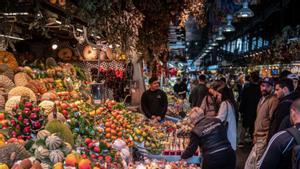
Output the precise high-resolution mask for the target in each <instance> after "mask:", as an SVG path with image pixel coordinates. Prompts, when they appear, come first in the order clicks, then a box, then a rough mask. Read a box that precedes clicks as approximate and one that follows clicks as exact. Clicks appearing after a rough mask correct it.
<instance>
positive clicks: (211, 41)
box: [209, 35, 219, 47]
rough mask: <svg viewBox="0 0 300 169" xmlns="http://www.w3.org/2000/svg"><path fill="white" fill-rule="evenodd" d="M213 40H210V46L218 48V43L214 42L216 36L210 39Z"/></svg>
mask: <svg viewBox="0 0 300 169" xmlns="http://www.w3.org/2000/svg"><path fill="white" fill-rule="evenodd" d="M212 39H213V40H210V43H209V44H210V46H214V47H215V46H218V45H219V44H218V42H217V41H216V35H213V38H212Z"/></svg>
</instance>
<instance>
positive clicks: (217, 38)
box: [216, 27, 225, 41]
mask: <svg viewBox="0 0 300 169" xmlns="http://www.w3.org/2000/svg"><path fill="white" fill-rule="evenodd" d="M216 40H219V41H221V40H225V36H224V35H223V28H222V27H219V31H218V35H217V37H216Z"/></svg>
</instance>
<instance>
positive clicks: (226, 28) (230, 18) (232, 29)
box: [223, 15, 235, 32]
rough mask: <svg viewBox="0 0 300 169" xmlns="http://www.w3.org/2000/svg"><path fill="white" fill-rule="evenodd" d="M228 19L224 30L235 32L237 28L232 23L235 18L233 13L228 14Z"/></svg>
mask: <svg viewBox="0 0 300 169" xmlns="http://www.w3.org/2000/svg"><path fill="white" fill-rule="evenodd" d="M226 20H227V23H226V25H225V26H224V28H223V31H224V32H234V31H235V28H234V26H233V25H232V20H233V17H232V15H227V17H226Z"/></svg>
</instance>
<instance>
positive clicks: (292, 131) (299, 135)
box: [287, 127, 300, 145]
mask: <svg viewBox="0 0 300 169" xmlns="http://www.w3.org/2000/svg"><path fill="white" fill-rule="evenodd" d="M287 132H289V133H290V134H291V135H292V136H293V137H294V139H295V140H296V142H297V144H298V145H299V144H300V133H299V130H298V129H297V128H295V127H291V128H288V129H287Z"/></svg>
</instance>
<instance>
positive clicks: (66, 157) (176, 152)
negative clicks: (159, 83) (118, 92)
mask: <svg viewBox="0 0 300 169" xmlns="http://www.w3.org/2000/svg"><path fill="white" fill-rule="evenodd" d="M0 58H1V60H5V62H4V63H3V64H2V66H3V67H4V66H5V68H6V71H2V73H1V74H0V111H1V112H0V167H1V168H13V169H19V168H22V169H30V168H33V169H40V168H42V169H48V168H49V169H50V168H54V169H62V168H78V169H89V168H94V169H99V168H100V169H102V168H103V169H113V168H158V167H164V168H182V167H184V168H197V165H196V164H197V163H199V162H200V159H199V158H198V155H199V152H197V153H196V154H195V157H193V158H192V159H191V160H190V161H186V162H182V161H180V155H181V153H182V151H183V150H184V147H185V146H186V145H187V144H188V134H182V130H183V129H184V128H185V127H186V126H184V125H183V124H181V122H180V123H175V122H173V121H165V122H164V123H159V122H157V121H152V120H148V119H146V118H145V117H144V115H142V114H139V113H137V112H132V111H130V110H128V109H127V108H126V107H125V104H124V103H123V102H117V101H114V100H108V99H107V100H101V102H100V103H99V104H94V102H93V97H92V94H91V84H92V83H91V81H89V80H88V79H87V78H82V77H84V76H82V74H83V73H82V71H83V70H82V69H81V68H80V67H79V66H77V65H75V64H71V63H64V62H59V63H57V62H56V60H55V59H53V58H48V59H47V60H46V62H45V63H44V64H45V66H44V67H31V66H18V63H17V61H16V59H15V58H14V55H13V54H12V53H9V52H1V53H0ZM102 71H103V70H102ZM7 72H12V73H7ZM111 73H112V72H111ZM115 75H116V76H119V77H120V76H121V73H120V72H115ZM122 76H123V75H122ZM102 78H105V74H103V75H102Z"/></svg>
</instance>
